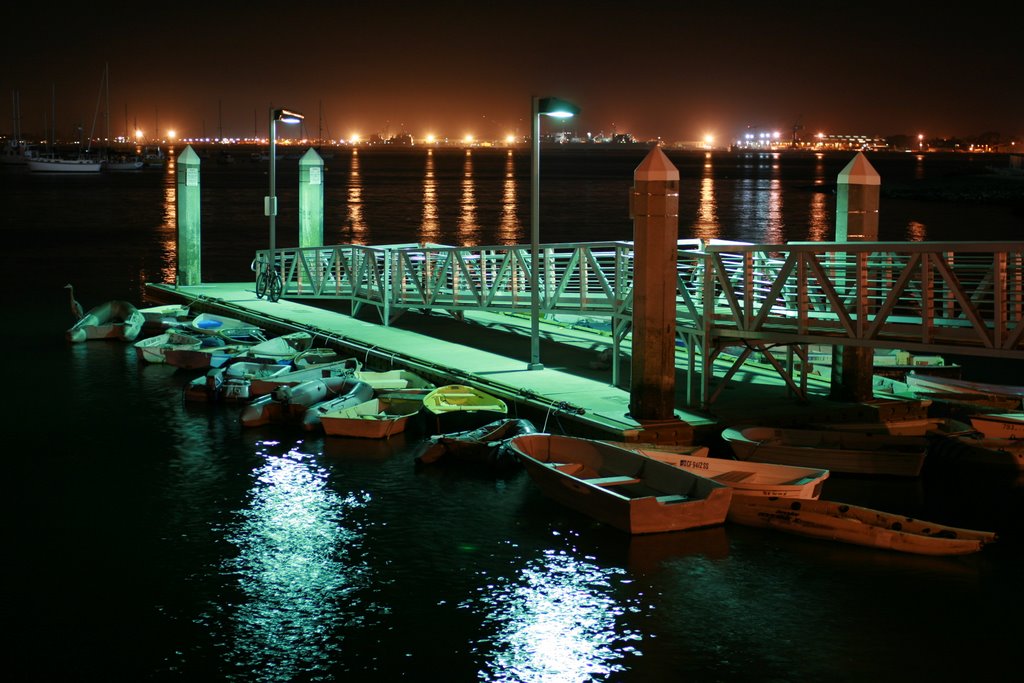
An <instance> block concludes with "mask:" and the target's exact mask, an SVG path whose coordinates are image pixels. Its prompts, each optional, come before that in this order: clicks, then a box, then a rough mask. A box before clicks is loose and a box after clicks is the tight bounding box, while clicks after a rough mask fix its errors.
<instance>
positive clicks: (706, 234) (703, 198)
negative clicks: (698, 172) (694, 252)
mask: <svg viewBox="0 0 1024 683" xmlns="http://www.w3.org/2000/svg"><path fill="white" fill-rule="evenodd" d="M718 233H719V225H718V203H717V201H716V199H715V176H714V164H713V162H712V156H711V152H708V153H707V154H706V155H705V157H704V176H703V177H702V178H701V181H700V203H699V204H698V206H697V224H696V225H695V226H694V234H695V235H696V236H697V237H699V238H700V239H705V240H711V239H716V238H717V237H718Z"/></svg>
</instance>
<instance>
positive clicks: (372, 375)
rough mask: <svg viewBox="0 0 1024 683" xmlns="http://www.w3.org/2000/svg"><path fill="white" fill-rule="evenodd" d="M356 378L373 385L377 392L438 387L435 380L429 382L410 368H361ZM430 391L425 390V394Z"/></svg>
mask: <svg viewBox="0 0 1024 683" xmlns="http://www.w3.org/2000/svg"><path fill="white" fill-rule="evenodd" d="M356 379H361V380H362V381H364V382H366V383H367V384H369V385H370V386H371V387H373V389H374V391H376V392H377V393H381V392H385V391H395V390H402V389H436V388H437V387H436V386H434V383H433V382H428V381H427V380H425V379H423V378H422V377H420V376H419V375H417V374H415V373H413V372H409V371H408V370H384V371H379V372H378V371H373V370H359V371H357V372H356ZM426 393H428V392H424V395H425V394H426Z"/></svg>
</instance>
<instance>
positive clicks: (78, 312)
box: [64, 284, 85, 320]
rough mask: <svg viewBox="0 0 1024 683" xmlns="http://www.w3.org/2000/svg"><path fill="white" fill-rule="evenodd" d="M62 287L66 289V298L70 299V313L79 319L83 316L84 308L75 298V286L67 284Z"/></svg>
mask: <svg viewBox="0 0 1024 683" xmlns="http://www.w3.org/2000/svg"><path fill="white" fill-rule="evenodd" d="M64 289H66V290H68V299H69V300H70V301H71V315H73V316H75V320H81V319H82V318H84V317H85V310H84V309H83V308H82V304H80V303H78V301H76V300H75V288H74V287H72V286H71V285H69V284H68V285H64Z"/></svg>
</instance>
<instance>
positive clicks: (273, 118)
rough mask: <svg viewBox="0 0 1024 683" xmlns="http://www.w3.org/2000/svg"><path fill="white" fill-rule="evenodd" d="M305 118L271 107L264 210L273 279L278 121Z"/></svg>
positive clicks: (275, 274) (273, 276)
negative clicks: (268, 160) (268, 159)
mask: <svg viewBox="0 0 1024 683" xmlns="http://www.w3.org/2000/svg"><path fill="white" fill-rule="evenodd" d="M303 118H304V117H303V116H302V114H300V113H298V112H295V111H292V110H290V109H274V108H271V109H270V133H269V136H270V137H269V139H270V193H269V194H268V195H267V199H266V201H265V202H264V207H263V210H264V213H266V215H267V216H268V217H269V218H270V254H269V263H268V264H267V267H268V268H269V269H270V273H269V277H270V278H271V281H274V280H276V276H278V275H277V262H276V261H275V260H274V249H275V246H276V245H275V241H276V238H277V225H276V223H275V218H276V217H277V187H276V185H277V183H276V181H277V122H278V121H280V122H281V123H299V122H300V121H302V119H303ZM271 291H273V290H271ZM277 291H278V292H280V287H278V290H277ZM270 300H271V301H277V297H271V298H270Z"/></svg>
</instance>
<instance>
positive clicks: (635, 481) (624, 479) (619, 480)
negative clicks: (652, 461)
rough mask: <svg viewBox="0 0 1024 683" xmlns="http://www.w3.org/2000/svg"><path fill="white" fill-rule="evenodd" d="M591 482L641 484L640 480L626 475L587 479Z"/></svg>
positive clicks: (609, 484)
mask: <svg viewBox="0 0 1024 683" xmlns="http://www.w3.org/2000/svg"><path fill="white" fill-rule="evenodd" d="M584 481H586V482H587V483H589V484H594V485H595V486H619V485H622V484H639V483H640V480H639V479H635V478H633V477H626V476H615V477H594V478H592V479H585V480H584Z"/></svg>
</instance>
